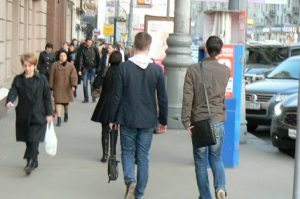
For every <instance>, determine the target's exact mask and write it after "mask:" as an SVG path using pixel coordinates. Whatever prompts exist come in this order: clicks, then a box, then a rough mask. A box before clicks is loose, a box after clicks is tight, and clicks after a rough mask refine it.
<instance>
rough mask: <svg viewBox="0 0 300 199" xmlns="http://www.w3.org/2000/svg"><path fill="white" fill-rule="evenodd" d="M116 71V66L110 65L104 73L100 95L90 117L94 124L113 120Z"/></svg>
mask: <svg viewBox="0 0 300 199" xmlns="http://www.w3.org/2000/svg"><path fill="white" fill-rule="evenodd" d="M117 70H118V65H112V66H110V67H109V68H108V70H107V72H106V75H105V78H104V81H103V85H102V91H101V95H100V98H99V101H98V103H97V106H96V108H95V110H94V113H93V116H92V121H94V122H100V123H102V124H108V123H109V121H110V120H112V119H113V115H112V100H113V94H114V90H115V85H116V79H117Z"/></svg>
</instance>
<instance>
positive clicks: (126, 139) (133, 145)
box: [120, 125, 154, 198]
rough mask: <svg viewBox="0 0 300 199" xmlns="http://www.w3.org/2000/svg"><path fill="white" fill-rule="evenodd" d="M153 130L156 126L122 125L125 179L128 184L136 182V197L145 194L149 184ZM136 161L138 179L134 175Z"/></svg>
mask: <svg viewBox="0 0 300 199" xmlns="http://www.w3.org/2000/svg"><path fill="white" fill-rule="evenodd" d="M153 132H154V128H148V129H137V128H129V127H126V126H122V125H121V128H120V134H121V150H122V166H123V173H124V181H125V184H126V185H129V184H130V183H133V182H136V188H135V197H136V198H141V197H142V196H143V195H144V192H145V189H146V186H147V182H148V176H149V159H150V157H149V156H150V147H151V143H152V137H153ZM135 162H136V163H137V180H135V176H134V167H135V166H134V164H135Z"/></svg>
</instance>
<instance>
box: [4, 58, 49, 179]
mask: <svg viewBox="0 0 300 199" xmlns="http://www.w3.org/2000/svg"><path fill="white" fill-rule="evenodd" d="M21 63H22V65H23V68H24V73H22V74H20V75H17V76H16V77H15V78H14V81H13V83H12V86H11V89H10V91H9V93H8V96H7V99H6V105H5V106H6V108H11V107H13V106H14V104H13V102H14V101H15V100H16V98H17V97H18V105H17V107H16V140H17V141H21V142H26V151H25V154H24V159H26V160H27V165H26V167H25V169H24V170H25V172H26V173H27V174H28V175H29V174H30V173H31V171H32V170H34V169H35V168H37V167H38V153H39V152H38V148H39V142H43V141H44V138H45V133H46V128H47V122H51V121H52V119H53V118H52V113H53V109H52V104H51V94H50V89H49V86H48V81H47V79H46V77H45V76H44V75H42V74H39V73H38V72H37V71H35V68H36V64H37V58H36V56H35V55H34V54H24V55H22V56H21Z"/></svg>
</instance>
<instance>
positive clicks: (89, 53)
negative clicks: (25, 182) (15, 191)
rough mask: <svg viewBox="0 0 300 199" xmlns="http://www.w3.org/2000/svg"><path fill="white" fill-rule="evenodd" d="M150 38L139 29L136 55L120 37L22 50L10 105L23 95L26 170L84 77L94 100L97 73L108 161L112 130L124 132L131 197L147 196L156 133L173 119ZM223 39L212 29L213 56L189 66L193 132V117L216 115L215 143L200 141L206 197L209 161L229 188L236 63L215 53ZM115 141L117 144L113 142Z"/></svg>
mask: <svg viewBox="0 0 300 199" xmlns="http://www.w3.org/2000/svg"><path fill="white" fill-rule="evenodd" d="M151 43H152V38H151V36H150V35H149V34H148V33H145V32H140V33H138V34H137V35H136V36H135V40H134V50H133V55H132V56H131V57H130V58H128V57H125V55H124V51H123V49H122V48H121V46H120V45H113V44H101V45H100V46H99V47H97V46H96V44H95V43H94V41H93V40H92V39H90V38H87V39H86V40H85V41H82V42H78V41H77V40H75V39H74V40H72V42H71V43H70V44H69V43H67V42H65V43H63V44H62V46H61V48H59V50H58V51H56V52H54V51H53V49H54V47H53V45H52V44H51V43H47V44H46V46H45V51H43V52H41V53H40V55H39V58H38V59H37V57H36V56H35V55H34V54H24V55H22V56H21V64H22V66H23V69H24V72H23V73H22V74H20V75H17V76H16V77H15V79H14V80H13V83H12V86H11V89H10V92H9V94H8V97H7V103H6V107H7V108H11V107H13V106H14V104H13V103H14V101H15V100H16V99H17V98H18V105H17V107H16V136H17V141H23V142H25V143H26V151H25V154H24V159H26V161H27V163H26V166H25V168H24V170H25V172H26V173H27V174H30V173H31V172H32V171H33V170H34V169H35V168H37V167H38V154H39V152H38V148H39V143H40V142H42V141H43V140H44V137H45V132H46V127H47V124H48V123H50V122H53V120H54V118H56V119H57V122H56V126H57V127H60V126H61V125H62V116H64V117H63V121H64V122H68V120H69V103H70V102H72V101H73V98H74V97H76V96H77V92H76V89H77V86H78V84H80V83H81V80H82V84H83V96H84V99H83V101H82V103H88V102H89V99H90V97H91V99H92V102H96V96H95V95H94V94H93V89H94V88H93V82H94V80H95V78H96V79H100V80H101V89H100V93H99V96H100V98H99V100H98V103H97V104H96V106H95V109H94V112H93V113H91V116H92V117H91V120H92V121H94V122H98V123H101V125H102V129H101V130H102V138H101V144H102V157H101V162H103V163H106V162H107V161H108V156H109V148H112V147H113V148H114V152H116V150H115V149H116V145H117V139H115V142H114V143H112V142H110V141H109V139H110V133H111V132H112V130H113V132H119V134H120V136H119V137H120V144H121V160H122V161H121V162H122V168H123V174H124V183H125V185H126V193H125V196H124V198H125V199H141V198H143V197H144V194H145V191H146V187H147V182H148V178H149V167H150V166H149V162H150V149H151V143H152V138H153V134H156V133H157V134H160V133H165V132H166V131H167V121H168V99H167V92H166V85H165V77H164V73H163V70H162V67H161V66H160V65H157V64H155V63H154V61H153V59H151V58H150V57H149V56H148V54H149V51H150V46H151ZM222 46H223V43H222V40H221V39H220V38H218V37H216V36H212V37H210V38H209V39H208V40H207V42H206V51H207V54H208V58H206V59H205V60H203V62H202V63H201V64H195V65H193V66H190V67H189V68H188V70H187V72H186V76H185V81H184V90H183V104H182V123H183V125H184V127H185V128H186V129H187V131H188V133H189V134H191V135H192V129H193V128H194V126H193V123H194V122H196V121H199V120H205V119H208V118H210V119H212V120H213V128H214V129H215V132H216V137H217V144H216V145H213V146H209V147H201V148H199V147H196V146H193V155H194V162H195V173H196V179H197V184H198V189H199V194H200V196H199V199H211V198H212V194H211V192H210V188H209V181H208V174H207V167H208V161H209V164H210V166H211V169H212V171H213V176H214V188H215V196H216V198H217V199H225V197H226V195H227V193H226V184H225V171H224V166H223V163H222V158H221V156H222V144H223V140H224V136H225V133H224V120H225V104H224V100H225V99H224V96H225V88H226V85H227V82H228V78H229V73H230V70H229V69H228V68H227V67H226V66H225V65H222V64H219V63H218V61H217V59H216V57H217V56H218V55H219V54H220V52H221V49H222ZM200 65H202V66H203V70H204V74H205V75H204V77H205V78H204V79H202V77H201V75H200ZM204 81H206V82H207V85H208V87H207V91H208V98H209V102H210V103H211V110H212V116H211V115H208V113H207V104H206V102H205V95H204V90H203V82H204ZM89 85H90V89H89ZM89 90H90V92H89ZM53 108H54V109H53ZM63 110H64V112H63ZM63 113H64V115H63ZM116 138H117V137H116ZM109 144H112V145H113V146H111V147H109ZM135 168H136V170H135ZM135 171H136V173H135ZM150 198H151V197H150Z"/></svg>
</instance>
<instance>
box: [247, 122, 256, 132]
mask: <svg viewBox="0 0 300 199" xmlns="http://www.w3.org/2000/svg"><path fill="white" fill-rule="evenodd" d="M257 126H258V125H257V124H247V131H248V132H253V131H255V129H256V128H257Z"/></svg>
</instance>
